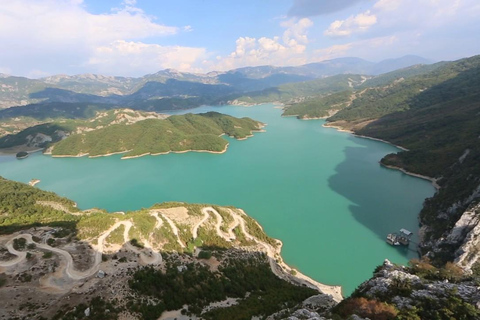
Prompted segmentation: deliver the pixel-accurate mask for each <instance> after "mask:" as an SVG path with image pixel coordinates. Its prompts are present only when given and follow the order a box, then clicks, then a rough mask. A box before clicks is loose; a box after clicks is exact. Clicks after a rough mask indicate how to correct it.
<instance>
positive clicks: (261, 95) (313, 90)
mask: <svg viewBox="0 0 480 320" xmlns="http://www.w3.org/2000/svg"><path fill="white" fill-rule="evenodd" d="M361 82H362V76H360V75H352V74H341V75H336V76H332V77H327V78H322V79H315V80H311V81H305V82H296V83H287V84H283V85H280V86H278V87H274V88H269V89H265V90H262V91H257V92H250V93H248V95H243V96H231V97H229V98H228V99H229V100H237V101H240V102H244V103H250V104H258V103H267V102H273V101H280V102H291V101H292V100H295V99H297V98H305V97H319V96H325V95H328V94H332V93H336V92H342V91H345V90H351V86H356V85H359V84H360V83H361Z"/></svg>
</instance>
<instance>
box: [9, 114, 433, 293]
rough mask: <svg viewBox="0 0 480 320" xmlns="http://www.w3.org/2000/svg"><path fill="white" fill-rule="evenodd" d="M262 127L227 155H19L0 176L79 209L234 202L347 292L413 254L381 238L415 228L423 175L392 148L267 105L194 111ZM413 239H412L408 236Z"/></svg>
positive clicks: (311, 270)
mask: <svg viewBox="0 0 480 320" xmlns="http://www.w3.org/2000/svg"><path fill="white" fill-rule="evenodd" d="M211 110H214V111H219V112H223V113H227V114H231V115H233V116H237V117H243V116H248V117H251V118H253V119H257V120H260V121H262V122H265V123H267V124H268V126H267V127H266V132H264V133H255V136H254V137H253V138H249V139H248V140H245V141H236V140H234V139H228V140H229V142H230V145H229V147H228V151H227V152H226V153H224V154H208V153H196V152H189V153H184V154H168V155H161V156H146V157H141V158H137V159H129V160H120V156H119V155H115V156H110V157H101V158H95V159H88V158H52V157H50V156H48V155H42V154H40V153H38V154H34V155H31V156H30V157H29V158H28V159H25V160H16V159H15V158H14V157H12V156H0V175H1V176H4V177H5V178H8V179H12V180H17V181H22V182H28V181H30V180H31V179H32V178H36V179H40V180H41V182H40V183H39V184H38V185H37V186H38V187H39V188H42V189H45V190H51V191H55V192H56V193H58V194H60V195H62V196H66V197H68V198H70V199H72V200H74V201H76V202H77V203H78V205H79V207H80V208H82V209H87V208H91V207H100V208H104V209H107V210H109V211H128V210H135V209H139V208H142V207H143V208H145V207H149V206H151V205H152V204H154V203H158V202H164V201H184V202H192V203H212V204H219V205H233V206H236V207H239V208H242V209H244V210H245V211H246V212H247V213H248V214H249V215H251V216H252V217H254V218H255V219H257V220H258V221H259V222H260V224H261V225H262V226H263V227H264V229H265V230H266V232H267V233H268V234H269V235H270V236H272V237H275V238H278V239H281V240H282V241H283V243H284V247H283V257H284V259H285V261H286V263H288V264H289V265H292V266H294V267H296V268H298V269H299V270H300V271H301V272H303V273H305V274H307V275H309V276H311V277H312V278H314V279H316V280H318V281H320V282H323V283H326V284H334V285H342V287H343V292H344V294H349V293H351V292H352V291H353V289H355V287H356V286H358V285H359V284H360V283H361V282H362V281H364V280H366V279H367V278H368V277H370V276H371V274H372V271H373V269H374V268H375V266H377V265H379V264H381V263H382V262H383V260H384V259H385V258H388V259H390V260H391V261H393V262H396V263H406V262H407V261H408V260H409V259H410V258H412V257H415V256H416V247H415V244H411V245H410V247H409V249H408V250H401V249H399V248H396V247H391V246H389V245H388V244H386V243H385V236H386V234H388V233H390V232H394V231H398V230H399V229H400V228H406V229H409V230H411V231H413V232H414V233H415V234H416V233H417V232H418V220H417V215H418V213H419V211H420V209H421V206H422V202H423V200H424V199H425V198H426V197H429V196H431V195H432V194H433V192H434V189H433V187H432V186H431V184H430V183H429V182H428V181H425V180H421V179H418V178H413V177H410V176H407V175H405V174H403V173H401V172H398V171H394V170H389V169H385V168H383V167H381V166H380V165H379V163H378V161H379V160H380V159H381V158H382V157H383V156H384V155H386V154H388V153H392V152H397V151H398V150H397V149H396V148H395V147H393V146H390V145H388V144H385V143H381V142H377V141H372V140H366V139H362V138H357V137H354V136H352V135H351V134H348V133H343V132H338V131H336V130H334V129H329V128H324V127H322V124H323V123H324V122H323V120H311V121H300V120H297V119H295V118H282V117H281V116H280V115H281V110H279V109H275V108H274V107H273V105H261V106H256V107H250V108H245V107H235V106H223V107H201V108H197V109H194V111H193V112H196V113H198V112H205V111H211ZM413 240H414V241H415V242H416V241H418V239H417V238H416V237H415V238H414V239H413Z"/></svg>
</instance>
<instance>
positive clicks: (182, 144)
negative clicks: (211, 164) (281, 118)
mask: <svg viewBox="0 0 480 320" xmlns="http://www.w3.org/2000/svg"><path fill="white" fill-rule="evenodd" d="M260 128H261V124H260V123H259V122H257V121H254V120H252V119H249V118H242V119H238V118H234V117H231V116H227V115H223V114H220V113H216V112H208V113H204V114H199V115H194V114H186V115H178V116H171V117H169V118H167V119H165V120H159V119H147V120H143V121H139V122H136V123H134V124H131V125H125V124H114V125H111V126H108V127H105V128H102V129H97V130H94V131H90V132H86V133H83V134H76V135H71V136H69V137H68V138H66V139H64V140H62V141H60V142H58V143H57V144H55V146H54V148H53V151H52V154H53V155H54V156H75V155H78V154H87V153H88V154H89V155H90V156H98V155H105V154H110V153H117V152H126V153H125V155H124V156H125V157H132V156H139V155H143V154H148V153H151V154H159V153H165V152H170V151H176V152H181V151H188V150H199V151H200V150H202V151H204V150H205V151H211V152H222V151H224V150H225V148H226V146H227V144H228V142H227V141H226V140H225V139H223V138H221V137H220V136H221V135H223V134H227V135H229V136H232V137H235V138H237V139H244V138H246V137H247V136H249V135H251V134H252V131H254V130H259V129H260Z"/></svg>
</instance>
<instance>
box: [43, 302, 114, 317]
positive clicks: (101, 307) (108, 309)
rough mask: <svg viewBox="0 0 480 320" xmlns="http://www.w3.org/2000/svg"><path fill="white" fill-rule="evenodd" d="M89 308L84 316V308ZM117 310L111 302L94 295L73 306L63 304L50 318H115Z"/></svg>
mask: <svg viewBox="0 0 480 320" xmlns="http://www.w3.org/2000/svg"><path fill="white" fill-rule="evenodd" d="M87 308H90V315H89V316H88V317H87V316H85V310H86V309H87ZM118 313H119V311H118V310H117V308H116V307H115V305H114V304H112V303H111V302H107V301H105V300H103V299H102V298H101V297H94V298H93V299H92V300H91V301H89V302H87V304H85V303H80V304H79V305H77V306H75V307H73V308H72V307H71V306H69V305H68V304H67V305H64V306H63V307H62V308H61V309H60V310H59V311H58V312H57V313H56V314H55V315H54V316H53V318H52V320H60V319H61V320H76V319H93V320H115V319H118Z"/></svg>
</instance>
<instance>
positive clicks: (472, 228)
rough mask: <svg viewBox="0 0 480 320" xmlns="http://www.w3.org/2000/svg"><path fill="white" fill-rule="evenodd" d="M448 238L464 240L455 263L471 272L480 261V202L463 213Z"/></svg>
mask: <svg viewBox="0 0 480 320" xmlns="http://www.w3.org/2000/svg"><path fill="white" fill-rule="evenodd" d="M447 240H450V241H457V242H462V245H461V246H460V248H459V249H458V250H457V251H456V252H455V256H456V258H455V263H456V264H458V265H459V266H460V267H462V268H463V269H464V270H465V271H467V272H470V273H471V272H472V267H473V266H474V265H475V264H476V263H480V262H479V261H480V204H477V205H475V206H473V207H471V208H469V209H468V210H467V211H465V212H464V213H463V215H462V217H461V218H460V219H459V220H458V221H457V223H456V224H455V227H453V229H452V231H451V233H450V234H449V236H448V237H447Z"/></svg>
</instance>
